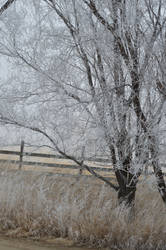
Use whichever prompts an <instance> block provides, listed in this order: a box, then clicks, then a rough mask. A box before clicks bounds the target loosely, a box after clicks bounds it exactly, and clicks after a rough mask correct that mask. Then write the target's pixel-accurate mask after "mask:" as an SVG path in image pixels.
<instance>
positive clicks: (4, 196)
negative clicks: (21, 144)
mask: <svg viewBox="0 0 166 250" xmlns="http://www.w3.org/2000/svg"><path fill="white" fill-rule="evenodd" d="M9 169H10V168H8V170H4V167H3V166H2V167H1V169H0V232H1V233H3V234H5V235H8V236H10V237H31V238H35V239H41V238H43V237H46V238H56V237H62V238H63V237H64V238H68V239H69V240H72V241H73V242H75V243H76V244H79V245H80V244H82V245H86V246H91V247H95V248H97V247H99V248H103V247H107V249H123V250H127V249H129V250H133V249H148V250H150V249H151V250H152V249H153V250H154V249H155V250H156V249H158V250H160V249H166V248H165V246H166V208H165V206H164V204H163V202H162V201H161V198H160V196H159V194H158V192H157V188H156V186H155V182H154V180H153V178H152V177H151V178H148V179H147V183H146V184H145V183H144V182H142V183H141V184H139V187H138V191H137V196H136V211H135V219H134V220H133V221H130V222H129V221H128V211H124V210H123V209H122V208H119V207H118V206H117V199H116V193H115V192H114V191H112V190H111V189H110V188H109V187H107V186H106V185H104V184H102V183H101V182H96V180H95V179H89V178H86V177H79V178H75V177H70V178H68V177H59V176H57V175H54V174H51V175H50V174H49V173H44V172H40V171H18V170H9ZM109 247H110V248H109Z"/></svg>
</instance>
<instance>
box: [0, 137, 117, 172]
mask: <svg viewBox="0 0 166 250" xmlns="http://www.w3.org/2000/svg"><path fill="white" fill-rule="evenodd" d="M0 155H9V156H19V160H13V159H2V158H1V159H0V163H10V164H16V165H17V164H18V168H19V169H21V168H22V167H23V166H41V167H51V168H59V169H60V168H61V169H75V170H80V168H79V166H77V165H74V164H70V165H69V164H64V163H56V162H55V163H48V162H44V161H42V162H39V161H24V157H36V158H47V159H48V158H49V159H61V160H68V158H65V157H64V156H61V155H55V154H46V153H34V152H24V141H22V142H21V146H20V151H12V150H0ZM85 161H87V162H89V165H90V163H92V162H93V163H94V162H95V163H98V162H99V163H110V161H109V160H108V159H104V158H95V159H92V158H86V159H85ZM69 162H71V161H70V160H69ZM110 164H111V163H110ZM90 167H91V169H93V170H95V171H99V172H108V173H109V172H113V168H112V167H100V166H99V167H94V166H90ZM79 173H80V172H79ZM81 174H82V172H81ZM60 175H61V174H60ZM68 175H70V174H68Z"/></svg>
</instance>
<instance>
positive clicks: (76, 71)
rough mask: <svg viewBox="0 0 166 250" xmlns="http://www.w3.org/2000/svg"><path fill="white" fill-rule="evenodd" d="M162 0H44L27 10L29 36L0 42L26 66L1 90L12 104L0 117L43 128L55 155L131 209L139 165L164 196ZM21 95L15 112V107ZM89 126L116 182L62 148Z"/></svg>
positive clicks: (87, 131) (86, 132) (165, 19)
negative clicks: (150, 173)
mask: <svg viewBox="0 0 166 250" xmlns="http://www.w3.org/2000/svg"><path fill="white" fill-rule="evenodd" d="M164 7H165V3H164V1H162V0H160V1H158V3H156V2H155V1H151V2H150V1H146V0H141V1H137V0H135V1H129V0H128V1H126V0H121V1H115V0H112V1H102V3H101V1H99V0H96V1H94V0H82V1H78V0H70V1H65V0H63V1H62V0H61V1H54V0H41V1H39V6H37V7H34V19H33V22H32V23H33V25H32V29H31V36H30V38H29V39H28V36H29V34H28V35H26V34H24V30H21V31H22V34H23V35H22V36H21V38H20V33H18V34H17V33H16V32H15V34H14V36H13V45H12V46H11V44H10V46H9V45H6V44H5V47H4V46H3V45H1V53H4V54H6V55H8V56H12V58H13V59H14V61H15V62H17V69H18V67H21V69H24V71H23V74H19V76H18V74H17V77H16V79H15V81H13V83H12V82H11V83H10V86H11V89H10V90H12V91H11V92H10V93H11V95H9V93H8V92H7V96H6V98H9V96H10V100H13V101H14V100H15V110H14V111H13V113H12V114H5V113H4V112H3V111H1V117H0V118H1V122H4V123H5V124H13V125H16V126H19V127H25V128H28V129H30V130H33V131H36V132H38V133H40V134H42V135H43V136H45V137H46V138H47V139H48V140H49V141H50V142H51V143H52V145H53V146H54V148H55V149H56V150H57V151H58V152H59V153H61V154H62V155H65V156H67V157H68V158H69V159H72V160H74V161H75V162H76V163H77V164H78V165H79V167H81V168H83V169H87V170H88V171H89V172H90V173H92V174H93V175H94V176H96V177H97V178H99V179H101V180H103V181H104V182H106V183H107V184H109V185H110V186H111V187H112V188H114V189H115V190H116V191H118V200H119V202H120V203H125V204H126V205H129V206H132V205H133V204H134V201H135V192H136V185H137V183H138V179H139V176H140V175H141V174H142V172H143V169H144V167H145V166H152V167H153V169H154V174H155V176H156V179H157V184H158V189H159V192H160V194H161V197H162V199H163V201H164V202H166V186H165V181H164V176H163V173H162V170H161V166H160V155H161V154H160V152H161V147H160V141H159V138H160V137H161V136H165V134H164V131H163V129H162V123H163V121H164V116H165V84H164V83H163V82H164V81H165V70H164V66H163V65H164V63H165V58H164V57H162V56H161V53H162V52H161V49H160V48H161V47H162V48H164V41H165V33H166V31H165V23H166V16H165V14H164V12H163V11H162V9H163V8H164ZM27 12H28V10H27ZM27 25H29V23H28V22H27ZM25 37H26V39H27V40H28V41H29V43H28V44H26V43H25V40H26V39H25ZM161 45H162V46H161ZM9 48H10V49H9ZM20 62H21V65H20ZM18 63H19V65H18ZM30 76H31V77H30ZM23 78H24V81H23ZM16 82H17V83H16ZM27 82H28V84H27ZM20 83H21V85H20ZM12 84H14V86H13V87H12ZM16 86H18V88H17V87H16ZM16 88H17V91H16ZM23 102H24V109H23V112H22V115H20V113H19V114H17V111H18V109H19V110H20V109H21V107H22V106H21V105H22V103H23ZM29 107H31V108H29ZM32 107H33V108H32ZM28 110H29V111H30V112H28ZM32 110H35V116H32ZM25 111H26V113H25ZM25 114H26V115H25ZM37 114H38V115H37ZM58 114H59V115H58ZM34 117H35V119H34ZM65 121H66V122H65ZM73 121H74V122H73ZM69 127H70V129H68V128H69ZM77 128H79V130H78V131H77ZM65 130H67V131H68V132H67V135H65ZM71 131H72V133H71ZM81 131H84V132H83V134H82V132H81ZM79 133H81V137H83V138H84V140H81V139H80V137H79ZM92 133H94V136H96V137H98V138H99V139H100V140H101V144H102V146H104V148H105V151H107V152H108V154H109V157H110V159H111V161H112V164H113V167H114V171H115V175H116V179H117V183H118V186H116V185H114V184H112V183H111V182H109V181H108V180H107V179H106V178H104V177H103V176H101V175H99V174H98V173H96V172H94V171H92V170H91V169H90V168H89V167H88V166H87V165H86V164H84V162H83V161H79V160H78V159H77V157H76V156H73V155H72V156H71V155H70V154H69V153H68V152H67V151H66V148H65V147H64V144H65V142H66V141H67V136H68V135H69V134H71V136H70V137H69V141H71V138H73V140H74V138H77V139H76V140H78V141H79V143H80V141H81V143H80V145H83V146H86V143H85V142H87V141H88V139H89V134H92ZM57 134H59V135H60V138H61V143H58V141H57ZM82 135H83V136H82ZM74 144H75V143H74ZM70 147H71V144H70V143H69V144H68V148H70ZM62 148H63V149H62Z"/></svg>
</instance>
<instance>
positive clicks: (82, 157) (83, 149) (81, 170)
mask: <svg viewBox="0 0 166 250" xmlns="http://www.w3.org/2000/svg"><path fill="white" fill-rule="evenodd" d="M84 153H85V146H83V147H82V152H81V163H82V164H83V162H84ZM82 174H83V169H82V168H81V167H80V169H79V175H82Z"/></svg>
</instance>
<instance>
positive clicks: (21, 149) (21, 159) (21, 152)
mask: <svg viewBox="0 0 166 250" xmlns="http://www.w3.org/2000/svg"><path fill="white" fill-rule="evenodd" d="M23 153H24V141H21V146H20V164H19V169H20V170H21V168H22V162H23Z"/></svg>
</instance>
